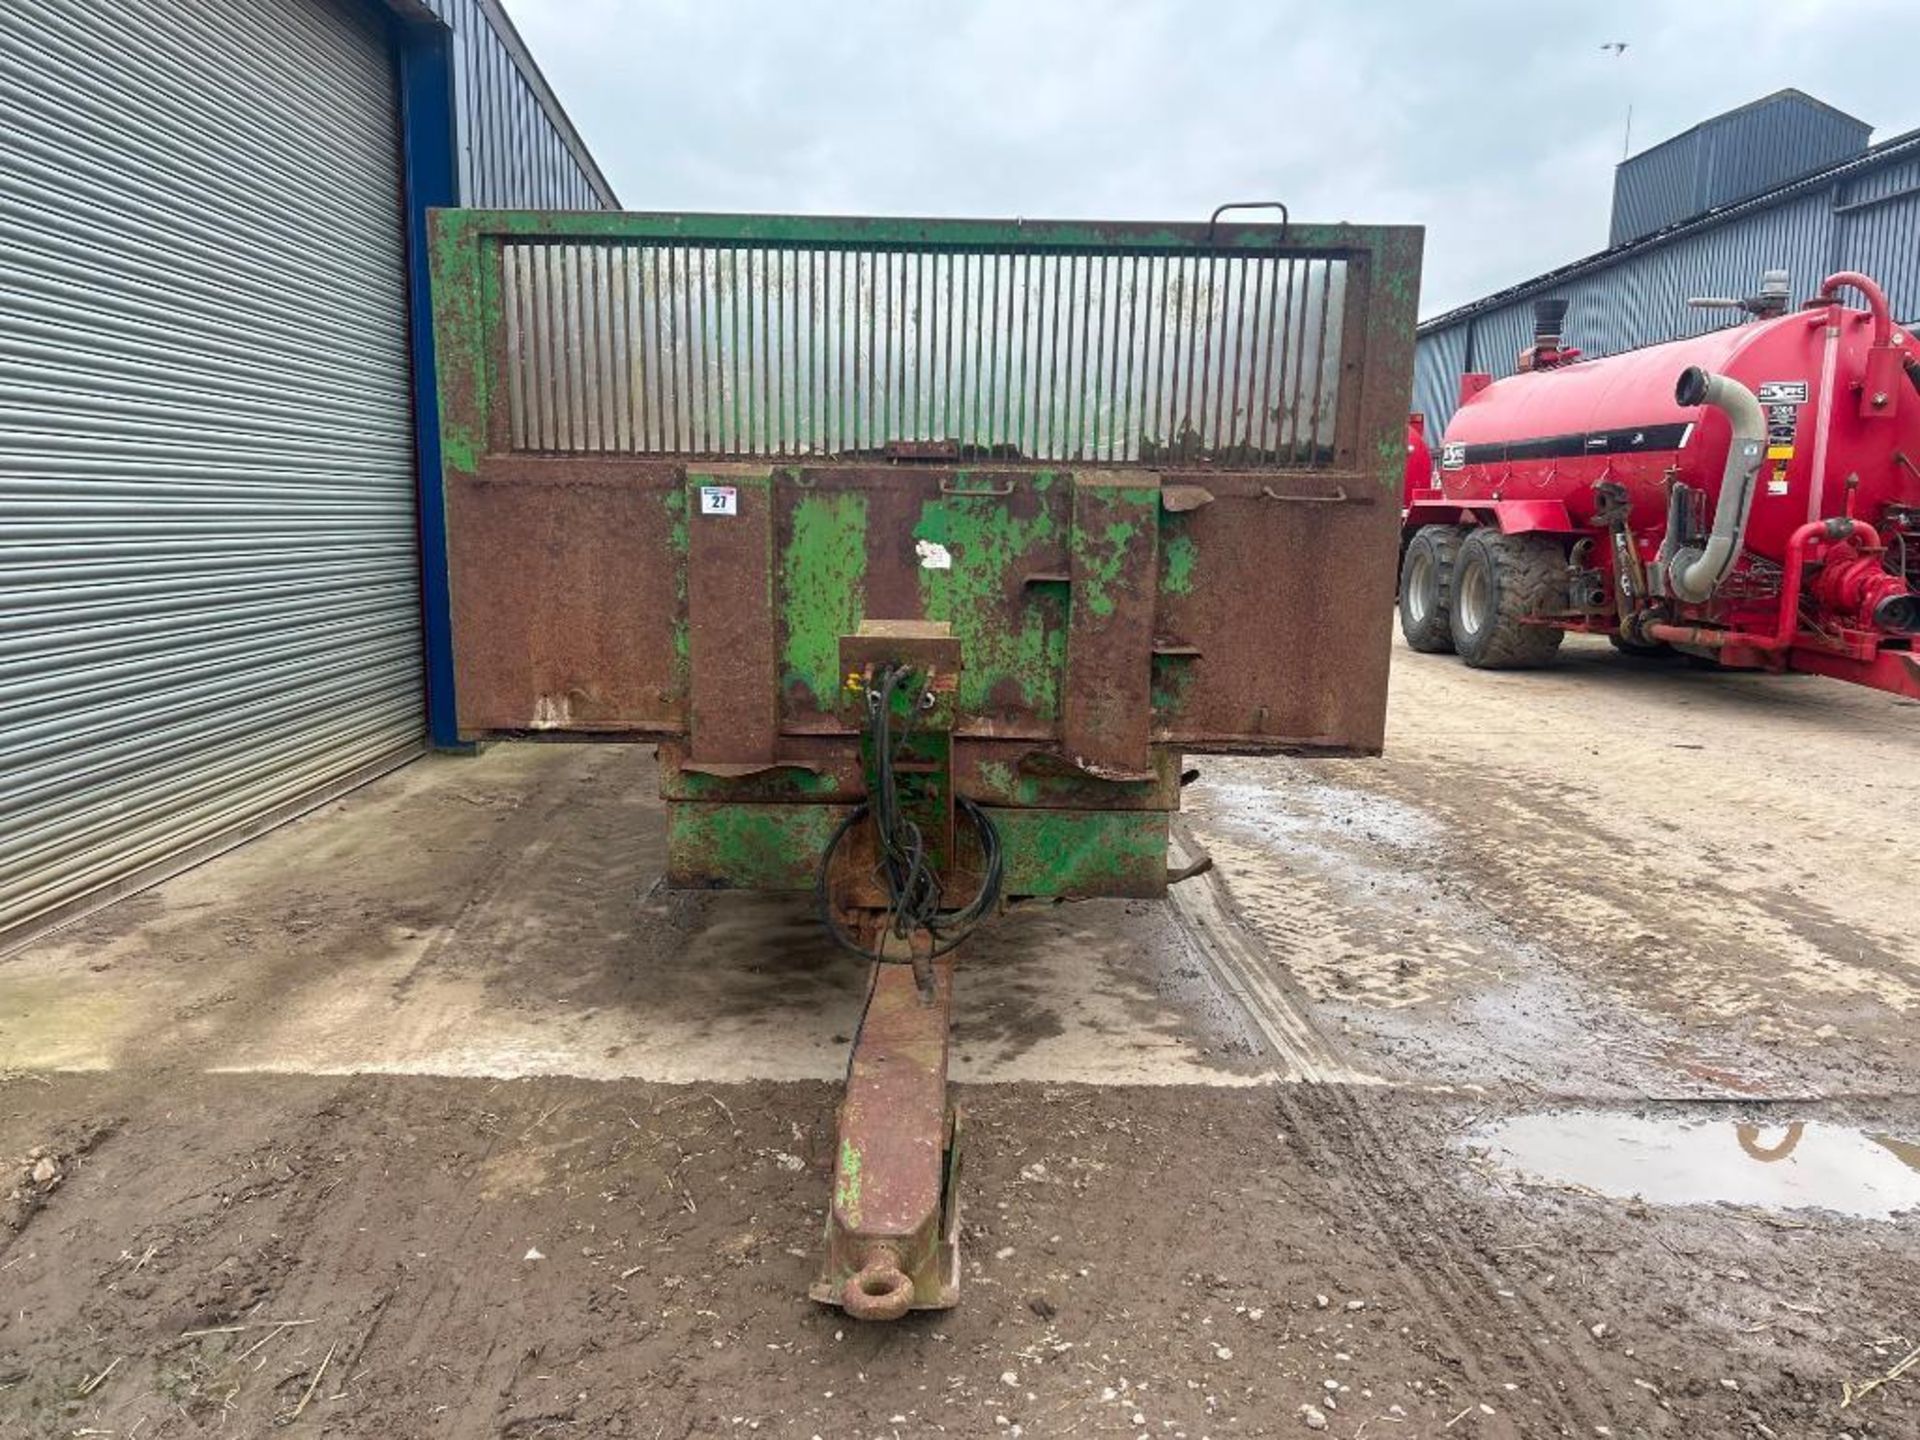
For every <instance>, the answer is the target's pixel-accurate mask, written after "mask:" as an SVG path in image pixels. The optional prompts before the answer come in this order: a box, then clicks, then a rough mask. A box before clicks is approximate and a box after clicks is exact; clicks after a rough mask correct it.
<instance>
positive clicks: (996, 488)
mask: <svg viewBox="0 0 1920 1440" xmlns="http://www.w3.org/2000/svg"><path fill="white" fill-rule="evenodd" d="M940 493H941V494H942V495H961V496H967V495H973V496H981V495H985V496H1001V495H1011V494H1012V493H1013V481H1011V480H1003V481H1002V482H1001V483H1000V484H998V485H956V484H954V483H953V477H952V476H951V475H942V476H941V477H940Z"/></svg>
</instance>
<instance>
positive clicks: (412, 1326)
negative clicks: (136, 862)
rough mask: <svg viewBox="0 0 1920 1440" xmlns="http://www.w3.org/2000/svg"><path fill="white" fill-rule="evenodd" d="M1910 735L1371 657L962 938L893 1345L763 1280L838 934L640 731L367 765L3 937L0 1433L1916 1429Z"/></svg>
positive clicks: (1707, 701)
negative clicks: (945, 1299) (956, 1176)
mask: <svg viewBox="0 0 1920 1440" xmlns="http://www.w3.org/2000/svg"><path fill="white" fill-rule="evenodd" d="M1917 725H1920V707H1914V706H1912V705H1909V704H1903V703H1902V702H1898V701H1894V700H1890V699H1888V698H1887V697H1884V696H1878V695H1871V694H1867V693H1864V692H1858V691H1852V690H1849V689H1847V688H1845V687H1842V686H1839V685H1836V684H1831V683H1827V682H1821V681H1817V680H1810V679H1809V680H1776V679H1761V678H1757V677H1743V676H1735V675H1721V674H1712V673H1706V672H1701V671H1696V670H1692V669H1688V668H1685V667H1679V666H1665V665H1658V664H1652V663H1648V662H1635V661H1630V660H1625V659H1622V658H1620V657H1616V656H1614V655H1613V654H1612V653H1611V652H1610V651H1608V650H1607V649H1605V647H1603V646H1601V647H1592V646H1584V645H1583V646H1578V647H1572V646H1570V647H1569V651H1568V654H1567V657H1566V659H1565V661H1564V663H1563V664H1562V665H1561V666H1560V667H1559V668H1558V669H1556V670H1555V671H1552V672H1549V673H1545V674H1537V675H1525V676H1520V675H1512V676H1492V675H1480V674H1469V673H1468V672H1466V671H1464V670H1463V669H1461V668H1460V667H1459V666H1458V665H1457V664H1456V663H1455V662H1452V661H1450V660H1443V659H1436V658H1431V657H1424V656H1414V655H1411V654H1408V653H1405V652H1400V653H1397V654H1396V656H1395V688H1394V694H1393V710H1392V719H1391V729H1390V738H1389V744H1390V754H1389V756H1388V757H1387V758H1385V759H1383V760H1380V761H1368V762H1362V761H1353V762H1337V763H1331V762H1322V763H1312V764H1309V763H1303V762H1284V761H1259V762H1255V761H1212V762H1204V763H1203V769H1204V771H1205V775H1206V778H1205V779H1204V780H1203V782H1202V783H1201V784H1199V785H1197V786H1195V787H1194V788H1193V789H1192V790H1190V791H1189V792H1188V798H1189V809H1188V813H1187V815H1186V816H1185V818H1184V819H1183V820H1182V822H1181V834H1180V840H1181V844H1182V846H1183V847H1184V848H1185V849H1187V850H1189V851H1191V850H1194V849H1205V850H1207V851H1208V852H1210V853H1211V854H1213V855H1214V857H1215V858H1216V860H1217V862H1218V867H1217V869H1216V871H1215V873H1214V874H1213V875H1211V876H1209V877H1206V878H1204V879H1202V880H1198V881H1194V882H1190V883H1189V884H1187V885H1185V886H1182V887H1180V888H1179V889H1178V890H1176V892H1175V899H1174V901H1173V902H1170V903H1168V904H1166V905H1139V904H1120V903H1102V904H1088V905H1076V906H1061V907H1052V908H1047V909H1040V910H1031V911H1026V912H1022V913H1017V914H1015V915H1011V916H1009V917H1007V918H1005V919H1004V920H1002V921H1000V922H998V923H997V924H996V926H995V927H994V929H993V932H992V933H991V934H990V935H987V936H984V937H982V939H981V940H980V942H979V944H978V946H977V948H974V949H970V951H969V952H968V954H967V956H966V959H965V963H964V966H963V971H962V977H961V981H960V1002H959V1004H960V1015H959V1021H958V1029H957V1044H956V1073H957V1075H958V1076H959V1077H960V1078H961V1080H962V1082H963V1083H962V1087H961V1099H962V1103H963V1105H964V1108H965V1115H966V1129H967V1138H966V1170H965V1178H964V1193H965V1201H964V1211H963V1214H964V1226H965V1228H964V1238H965V1253H966V1257H967V1258H966V1278H965V1287H966V1293H965V1299H964V1301H963V1304H962V1306H961V1308H960V1309H958V1310H956V1311H953V1312H949V1313H944V1314H928V1315H919V1316H915V1317H913V1318H911V1319H910V1320H909V1321H907V1322H904V1323H902V1324H901V1325H898V1326H895V1327H892V1328H870V1327H862V1326H858V1325H855V1324H852V1323H849V1322H847V1321H846V1320H844V1319H843V1318H842V1317H840V1316H839V1315H838V1314H837V1313H835V1312H832V1311H827V1310H822V1309H818V1308H816V1307H814V1306H813V1305H812V1304H810V1303H809V1302H807V1301H806V1300H804V1299H803V1298H802V1292H803V1290H804V1287H805V1284H806V1282H807V1281H808V1280H809V1279H810V1278H811V1273H812V1264H813V1255H814V1247H815V1244H816V1242H817V1238H818V1234H819V1229H820V1225H821V1223H822V1219H823V1209H822V1206H823V1202H824V1198H825V1191H826V1182H827V1176H828V1173H829V1164H830V1150H831V1140H832V1113H831V1112H832V1103H833V1095H834V1089H833V1085H832V1080H833V1078H834V1076H835V1075H836V1074H837V1071H838V1069H839V1066H840V1065H841V1063H842V1061H843V1057H844V1048H845V1038H846V1036H847V1034H848V1033H849V1032H850V1029H851V1027H852V1025H853V1023H854V1021H855V1019H856V1018H857V1012H858V1005H859V999H860V993H861V991H860V985H861V976H860V971H859V966H858V965H857V963H849V962H847V961H844V960H843V959H841V958H840V957H838V956H836V955H835V954H834V953H833V952H832V950H831V949H830V948H828V947H827V946H825V945H823V944H821V943H820V941H819V939H818V937H817V936H816V934H815V933H814V929H813V926H812V922H811V920H810V918H809V917H808V915H807V913H806V908H805V906H804V904H803V903H790V902H788V901H785V900H780V899H767V898H764V897H699V898H696V899H686V898H682V897H675V896H672V895H668V894H665V893H663V892H662V891H661V890H660V889H659V888H658V886H657V885H656V884H655V881H656V879H657V875H658V871H659V866H660V859H661V816H660V811H659V807H658V805H657V803H656V801H655V800H654V798H653V784H654V782H653V772H652V761H651V759H650V757H649V756H648V755H647V754H645V753H644V752H642V751H638V750H621V749H611V748H601V749H562V748H558V747H515V748H504V749H499V750H495V751H491V752H489V753H488V754H487V755H485V756H483V757H481V758H480V759H478V760H469V761H461V760H451V759H446V760H440V759H436V760H431V761H426V762H422V763H419V764H416V765H414V766H411V767H409V768H408V769H406V770H404V771H402V772H399V773H397V774H395V775H393V776H390V777H388V778H387V779H385V780H382V781H379V782H376V783H375V784H373V785H371V786H368V787H366V788H365V789H363V790H361V791H359V792H356V793H355V794H353V795H351V796H349V797H347V798H346V799H345V800H343V801H340V802H338V803H335V804H333V805H330V806H328V807H326V808H325V809H324V810H322V811H320V812H316V813H315V814H313V815H310V816H308V817H306V818H305V819H303V820H301V821H299V822H297V823H295V824H293V825H290V826H287V827H284V828H283V829H281V830H279V831H277V832H274V833H273V834H272V835H269V836H267V837H266V838H264V839H262V840H260V841H258V842H256V843H254V844H252V845H249V846H246V847H244V848H242V849H240V850H238V851H235V852H233V853H231V854H229V855H228V856H226V857H223V858H222V859H220V860H218V861H215V862H212V863H209V864H207V865H204V866H202V867H200V868H199V869H197V870H195V871H193V872H191V873H189V874H188V875H185V876H182V877H180V878H179V879H177V880H175V881H173V882H171V883H169V884H168V885H166V886H163V887H161V888H160V889H158V890H155V891H151V892H148V893H147V894H145V895H142V896H139V897H136V898H134V899H132V900H130V901H127V902H124V903H123V904H121V905H119V906H117V907H114V908H113V909H111V910H108V911H105V912H102V913H101V914H99V915H96V916H95V917H93V918H91V919H89V920H87V921H85V922H83V923H81V924H79V925H76V926H74V927H72V928H70V929H68V930H67V931H65V932H63V933H62V934H60V935H57V936H55V937H52V938H50V939H49V940H46V941H43V942H41V943H40V944H38V945H36V946H34V947H32V948H31V949H29V950H26V951H23V952H21V953H19V954H16V955H14V956H12V957H10V958H9V959H7V960H5V961H3V962H0V1437H14V1436H63V1437H64V1436H75V1435H88V1434H91V1435H116V1436H140V1437H165V1436H190V1435H202V1434H207V1435H213V1434H220V1435H228V1434H231V1435H264V1434H268V1433H273V1432H275V1431H277V1430H286V1431H288V1432H292V1433H299V1432H302V1431H304V1432H307V1433H313V1434H328V1435H351V1436H381V1437H387V1436H414V1435H421V1436H449V1437H466V1436H516V1437H531V1436H536V1435H547V1436H553V1437H567V1436H598V1435H624V1436H639V1437H665V1436H670V1437H689V1436H701V1437H705V1436H721V1435H736V1434H742V1433H748V1432H758V1433H766V1434H777V1435H793V1436H801V1437H806V1436H814V1435H818V1436H822V1437H829V1440H837V1437H845V1436H888V1437H892V1436H899V1437H908V1436H915V1435H927V1434H945V1435H960V1436H971V1435H1006V1436H1012V1435H1014V1434H1016V1433H1018V1434H1020V1435H1025V1436H1055V1435H1135V1436H1167V1437H1199V1436H1221V1437H1225V1436H1235V1435H1246V1436H1251V1435H1281V1436H1287V1435H1308V1434H1311V1433H1316V1427H1324V1428H1323V1429H1322V1430H1320V1431H1319V1433H1326V1434H1329V1435H1334V1436H1344V1437H1357V1436H1361V1435H1366V1436H1371V1437H1374V1440H1380V1437H1393V1440H1399V1437H1409V1440H1410V1437H1416V1436H1421V1437H1442V1436H1446V1437H1452V1436H1482V1437H1495V1436H1552V1435H1567V1436H1592V1435H1607V1434H1611V1435H1615V1436H1623V1437H1624V1436H1639V1435H1655V1436H1722V1435H1726V1436H1756V1437H1781V1440H1785V1437H1797V1436H1839V1435H1843V1434H1846V1435H1853V1436H1856V1437H1865V1436H1874V1437H1894V1436H1914V1435H1920V1361H1915V1362H1913V1364H1914V1368H1913V1369H1912V1370H1911V1371H1910V1372H1908V1374H1907V1376H1906V1378H1897V1379H1893V1380H1890V1381H1885V1383H1880V1384H1877V1385H1876V1384H1874V1382H1875V1381H1876V1380H1879V1379H1881V1378H1882V1377H1885V1376H1887V1375H1888V1374H1889V1373H1891V1372H1894V1371H1895V1370H1897V1369H1898V1368H1899V1367H1900V1365H1901V1362H1902V1361H1903V1360H1907V1359H1908V1357H1909V1356H1910V1355H1912V1353H1913V1352H1914V1351H1915V1349H1916V1347H1920V1234H1917V1232H1916V1226H1917V1225H1920V1215H1917V1214H1916V1212H1915V1211H1914V1210H1913V1209H1912V1208H1910V1207H1911V1206H1912V1205H1913V1204H1914V1203H1915V1201H1916V1198H1920V1145H1916V1142H1920V1103H1916V1101H1915V1099H1914V1097H1915V1095H1916V1079H1917V1076H1920V1043H1916V1040H1915V1029H1914V1021H1915V1018H1916V1010H1917V1009H1920V954H1917V953H1916V948H1917V947H1916V943H1915V941H1914V937H1913V922H1912V900H1911V896H1912V894H1913V893H1914V882H1913V877H1914V867H1915V861H1916V855H1917V853H1920V843H1917V842H1916V839H1915V817H1916V815H1920V764H1916V763H1915V743H1914V737H1915V734H1916V726H1917ZM1809 1203H1814V1204H1817V1205H1818V1206H1821V1207H1825V1208H1807V1207H1808V1205H1809ZM1303 1407H1311V1408H1310V1409H1307V1408H1303Z"/></svg>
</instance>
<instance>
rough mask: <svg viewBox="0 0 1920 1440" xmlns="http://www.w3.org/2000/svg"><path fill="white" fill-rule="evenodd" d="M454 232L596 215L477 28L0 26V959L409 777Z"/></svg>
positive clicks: (431, 23) (543, 90) (277, 21)
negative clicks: (439, 266) (439, 237)
mask: <svg viewBox="0 0 1920 1440" xmlns="http://www.w3.org/2000/svg"><path fill="white" fill-rule="evenodd" d="M462 200H478V201H481V202H484V203H488V204H515V205H541V206H553V205H565V206H572V207H581V208H590V207H597V206H601V205H611V204H612V203H613V195H612V192H611V190H610V189H609V187H608V186H607V183H606V181H605V179H604V178H603V177H602V176H601V175H600V173H599V171H598V170H597V169H596V168H595V167H594V165H593V162H592V159H591V158H590V157H589V156H588V154H587V151H586V148H585V147H584V145H582V144H581V142H580V140H579V137H578V136H577V135H576V134H575V133H574V131H573V128H572V126H571V125H570V124H569V123H568V121H567V119H566V117H565V115H564V114H563V113H562V112H561V110H560V107H559V106H558V104H557V103H556V102H555V101H554V99H553V96H552V94H551V92H550V91H549V90H548V88H547V85H546V82H545V81H544V80H543V79H542V78H541V76H540V73H539V71H538V69H537V68H536V67H535V66H534V65H533V63H532V61H531V59H530V58H529V57H528V56H527V53H526V50H525V47H524V46H523V45H522V44H521V42H520V40H519V37H518V36H516V35H515V34H514V32H513V28H512V26H511V24H510V23H508V22H507V20H506V17H505V15H504V13H503V12H502V11H501V10H500V8H499V6H498V5H497V3H495V0H430V3H422V0H222V3H220V4H217V5H213V4H206V3H204V0H141V3H140V4H137V5H104V6H103V5H100V4H98V3H96V0H7V3H6V4H5V5H0V946H4V944H5V943H7V942H8V941H10V940H13V939H18V938H21V937H23V936H24V935H26V934H28V933H32V932H35V931H37V930H39V929H40V928H43V927H44V926H46V925H47V924H50V923H54V922H57V921H58V920H59V919H61V918H62V917H64V916H67V915H70V914H73V913H75V912H76V911H78V910H80V909H83V908H86V907H89V906H91V905H92V904H95V903H98V902H100V901H101V900H103V899H106V898H110V897H112V896H114V895H116V894H120V893H124V892H126V891H127V890H129V889H132V888H135V887H137V886H139V885H141V884H144V883H149V882H151V881H152V880H154V879H156V878H159V877H160V876H162V875H164V874H167V873H171V872H172V871H174V870H177V869H179V868H181V867H182V866H183V865H185V864H188V863H191V862H192V861H193V860H194V859H196V858H198V857H200V856H203V855H205V854H208V853H211V852H212V851H214V850H216V849H218V848H221V847H223V846H225V845H229V844H232V843H234V842H235V841H236V840H238V839H241V838H244V837H245V836H247V835H249V834H252V833H254V832H255V831H257V830H259V829H260V828H262V827H264V826H265V825H268V824H271V823H273V822H274V821H275V820H277V819H279V818H284V817H285V816H286V815H289V814H291V813H294V812H296V811H298V810H300V809H302V808H305V807H307V806H309V805H312V804H314V803H316V801H317V800H319V799H321V798H324V797H325V796H327V795H329V794H332V793H337V791H338V790H340V789H341V788H343V787H345V786H347V785H351V784H353V783H356V782H357V781H359V780H361V779H364V778H366V777H367V776H368V775H370V774H374V773H377V772H378V771H380V770H381V769H384V768H387V767H390V766H392V765H395V764H398V763H400V762H402V761H404V760H406V759H408V758H410V757H411V756H413V755H416V754H418V753H419V752H420V751H421V749H422V748H423V746H424V744H425V740H426V736H427V731H428V714H429V706H430V700H431V695H432V691H433V685H432V681H431V675H430V672H431V668H432V661H433V646H432V643H431V639H432V634H433V631H434V626H435V613H434V586H435V583H436V572H437V571H438V569H439V567H440V566H441V565H443V563H444V562H443V558H442V557H441V556H440V555H439V553H438V549H437V542H436V540H435V539H434V537H435V536H436V535H437V533H438V523H439V521H438V504H439V499H438V495H439V492H438V485H439V460H438V454H437V443H438V442H437V415H436V412H435V409H434V390H433V355H432V349H431V344H432V337H431V333H430V331H429V330H428V328H427V327H426V326H425V325H424V324H423V323H422V320H423V317H424V316H425V314H426V309H425V305H426V294H425V256H424V253H423V248H422V241H423V236H424V226H425V215H426V210H427V208H428V207H429V206H432V205H445V204H455V203H460V202H461V201H462ZM429 452H431V453H429ZM441 583H442V586H443V583H444V582H443V577H441Z"/></svg>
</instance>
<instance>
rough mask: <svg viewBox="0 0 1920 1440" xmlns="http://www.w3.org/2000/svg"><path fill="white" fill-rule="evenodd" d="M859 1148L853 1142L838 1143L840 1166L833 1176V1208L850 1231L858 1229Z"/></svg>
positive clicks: (836, 1168) (845, 1140) (843, 1140)
mask: <svg viewBox="0 0 1920 1440" xmlns="http://www.w3.org/2000/svg"><path fill="white" fill-rule="evenodd" d="M861 1168H862V1166H861V1160H860V1147H859V1146H857V1145H855V1144H854V1143H853V1141H851V1140H848V1139H845V1138H844V1137H843V1138H842V1139H841V1141H840V1164H839V1165H838V1166H837V1167H835V1169H834V1174H833V1208H834V1209H836V1210H838V1211H839V1212H840V1214H841V1216H842V1218H843V1219H845V1221H846V1223H847V1228H848V1229H850V1230H858V1229H859V1228H860V1171H861Z"/></svg>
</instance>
